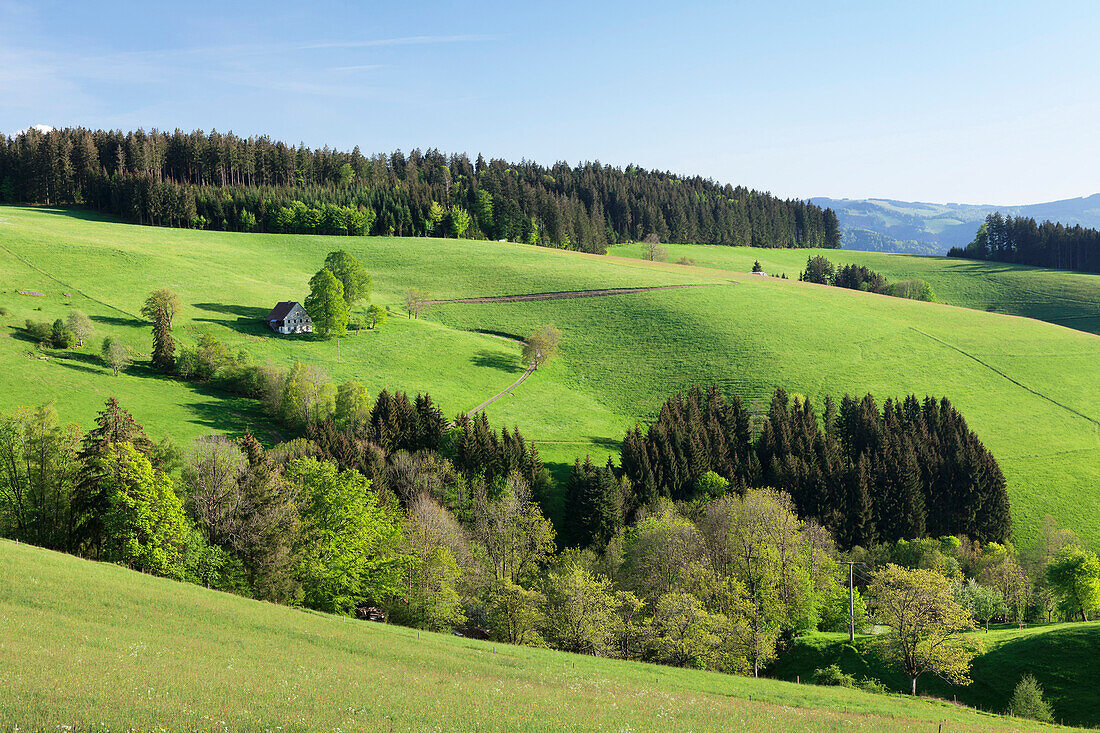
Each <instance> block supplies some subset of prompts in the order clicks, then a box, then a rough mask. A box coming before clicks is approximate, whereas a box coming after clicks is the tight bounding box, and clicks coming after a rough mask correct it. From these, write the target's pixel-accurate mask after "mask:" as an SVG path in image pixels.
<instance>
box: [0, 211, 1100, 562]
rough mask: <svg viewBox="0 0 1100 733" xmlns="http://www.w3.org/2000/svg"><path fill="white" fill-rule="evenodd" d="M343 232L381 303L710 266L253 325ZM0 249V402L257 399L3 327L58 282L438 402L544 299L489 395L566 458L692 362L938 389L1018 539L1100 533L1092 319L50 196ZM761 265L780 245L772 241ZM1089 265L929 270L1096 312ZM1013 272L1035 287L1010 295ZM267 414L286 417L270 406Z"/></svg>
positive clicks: (595, 446)
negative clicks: (410, 294) (306, 324)
mask: <svg viewBox="0 0 1100 733" xmlns="http://www.w3.org/2000/svg"><path fill="white" fill-rule="evenodd" d="M341 247H342V248H346V249H348V250H349V251H350V252H352V253H353V254H354V255H356V256H357V257H359V258H360V259H361V260H362V261H363V262H364V263H365V264H366V266H367V268H368V270H370V271H371V272H372V273H373V274H374V283H375V287H374V297H375V301H376V302H380V303H382V304H384V305H387V306H390V307H391V308H392V309H393V310H394V312H395V314H396V313H397V312H398V311H399V305H400V303H401V299H402V293H403V292H404V290H405V289H406V288H409V287H416V288H420V289H422V290H425V291H427V292H428V293H429V294H430V297H432V298H433V299H435V300H440V301H444V300H455V299H462V298H480V297H484V296H501V295H518V294H525V293H539V292H550V291H559V292H560V291H577V290H592V289H608V288H651V287H656V286H667V285H693V286H698V285H706V286H708V287H684V288H673V289H662V290H646V291H642V292H633V293H620V294H614V295H604V296H602V297H586V298H564V299H556V300H529V301H518V302H465V303H440V304H437V305H435V306H433V308H432V311H431V313H430V314H429V318H427V319H417V320H409V319H406V318H403V317H393V318H391V319H390V321H389V322H388V323H387V324H386V325H385V326H384V327H382V328H380V329H378V330H377V331H371V332H360V333H357V334H354V335H351V336H349V337H348V338H345V339H343V340H342V342H341V343H339V344H338V343H337V342H335V341H333V342H324V343H321V342H315V341H310V340H303V339H288V338H281V337H277V336H275V335H274V334H272V333H270V332H269V331H267V329H266V327H265V326H263V324H262V323H260V320H259V319H261V318H262V317H263V316H264V315H265V314H266V312H267V310H268V309H270V307H271V306H272V305H273V304H274V302H275V301H278V300H286V299H302V298H304V296H305V295H306V283H307V281H308V279H309V277H310V275H311V274H312V273H313V272H314V271H316V269H318V268H319V267H320V266H321V263H322V261H323V259H324V256H325V254H326V253H327V252H328V251H331V250H333V249H337V248H341ZM711 249H726V248H710V249H708V250H707V251H708V252H709V251H711ZM691 251H695V250H691ZM737 252H738V250H735V251H734V254H736V253H737ZM753 253H756V254H758V256H760V257H764V258H768V257H778V258H783V257H793V258H795V260H792V264H793V263H794V262H798V265H799V266H800V265H801V263H804V261H805V256H806V253H805V252H791V253H787V252H777V251H775V250H753ZM0 254H3V255H4V258H3V264H2V265H0V306H3V307H5V308H6V309H7V311H8V315H7V316H3V317H0V327H2V328H3V334H4V335H5V336H7V338H3V339H0V394H2V395H3V404H2V405H0V407H4V408H7V407H10V406H13V405H16V404H36V403H41V402H44V401H46V400H48V399H55V400H56V402H57V406H58V409H59V411H60V413H61V415H62V417H63V419H65V420H67V421H73V422H77V423H79V424H81V425H84V426H88V425H90V424H91V420H92V418H93V417H94V414H95V412H96V410H97V409H99V407H100V406H101V405H102V403H103V400H104V399H106V397H107V396H110V395H117V396H119V398H120V399H121V401H122V403H123V404H124V406H126V407H128V408H130V409H132V410H133V412H134V414H135V416H136V417H137V419H138V420H139V421H140V422H142V423H144V424H145V426H146V428H147V430H148V431H149V433H150V434H151V435H152V436H153V437H154V438H155V439H159V438H160V437H161V436H162V435H164V434H166V433H171V434H173V435H174V436H175V437H176V439H177V440H178V441H180V442H186V441H188V440H189V439H190V438H192V437H195V436H197V435H200V434H203V433H206V432H209V431H211V430H218V431H226V432H230V433H239V432H241V431H243V429H244V427H245V426H246V425H249V424H254V423H257V422H258V421H262V417H261V416H260V415H259V413H258V410H257V408H256V405H255V403H252V402H250V401H248V400H239V399H226V398H225V397H224V395H221V394H219V393H217V392H215V391H212V390H209V389H206V388H203V387H201V386H196V385H188V384H183V383H180V382H177V381H173V380H168V379H165V378H163V377H159V376H156V375H153V374H151V373H150V372H148V371H146V370H144V369H143V368H140V367H135V368H134V369H132V370H131V371H130V372H128V373H127V374H125V375H123V376H120V377H118V378H115V377H112V376H110V374H109V373H108V372H107V370H106V369H105V368H104V367H103V366H102V365H101V364H100V363H99V361H98V359H97V358H96V357H95V356H94V354H93V352H94V349H93V348H91V347H87V346H86V347H85V348H84V349H82V350H76V351H70V352H50V353H46V354H43V353H39V352H37V351H36V350H35V349H34V348H33V345H32V344H30V343H28V342H27V341H26V340H24V339H23V337H22V333H21V331H20V329H19V327H20V326H21V325H22V324H23V321H24V320H25V319H27V318H32V319H36V320H50V321H52V320H53V319H54V318H57V317H61V316H64V315H65V314H66V313H67V312H68V310H69V307H70V306H69V304H71V305H72V307H78V308H81V309H83V310H85V311H86V312H88V313H89V315H91V316H92V318H93V320H95V321H96V322H97V325H98V328H99V333H98V336H100V337H102V335H103V334H105V333H111V334H114V335H117V336H119V337H120V338H122V339H124V340H125V341H126V342H127V343H129V344H131V345H132V346H133V347H134V349H135V350H136V351H138V352H145V351H147V350H148V340H149V329H148V324H146V323H144V322H142V321H141V320H140V319H138V318H137V317H136V316H135V314H136V313H137V311H138V309H139V307H140V304H141V302H142V300H143V299H144V297H145V295H146V294H147V293H148V291H149V290H151V289H153V288H155V287H162V286H167V287H172V288H174V289H175V290H177V291H178V292H179V293H180V295H181V297H182V299H183V302H184V304H185V306H184V310H183V312H182V314H181V316H180V318H179V319H178V321H177V332H178V335H179V336H180V337H181V338H183V339H184V340H190V339H194V338H196V337H197V335H198V334H200V333H202V332H204V331H208V332H210V333H213V334H214V335H216V336H217V338H219V339H221V340H223V341H225V342H226V343H227V344H229V345H231V346H232V347H234V348H242V349H245V350H247V351H248V352H249V353H251V354H252V356H253V357H254V358H255V359H256V360H257V361H259V362H261V363H262V362H264V361H270V362H271V363H273V364H276V365H279V366H286V365H288V364H289V363H291V362H292V361H293V360H296V359H297V360H301V361H303V362H306V363H310V364H314V365H318V366H321V367H323V368H324V369H325V370H327V371H328V372H329V373H330V374H331V375H332V377H333V378H335V379H336V380H344V379H349V378H355V379H358V380H360V381H362V382H363V383H364V384H366V385H367V387H368V389H369V390H370V392H371V394H376V393H377V392H378V391H379V390H380V389H382V388H383V387H384V386H388V387H391V388H395V387H396V388H400V389H405V390H409V391H412V392H416V391H428V392H430V393H431V394H432V395H433V397H434V398H436V400H437V401H438V402H439V403H440V404H441V405H442V407H443V408H444V411H445V412H446V413H447V414H449V415H453V414H455V413H457V412H459V411H461V410H468V409H471V408H472V407H474V406H475V405H477V404H479V403H481V402H482V401H483V400H484V399H486V398H487V397H489V396H491V395H493V394H496V393H497V392H499V391H500V390H503V389H505V388H506V387H507V386H508V385H509V384H511V383H512V382H513V381H515V379H516V378H517V377H518V376H519V375H520V374H521V373H522V372H523V370H524V364H522V363H521V360H520V358H519V348H518V347H517V346H516V345H515V344H514V343H512V342H510V341H507V340H505V339H501V338H500V337H499V336H500V335H504V336H512V337H523V336H525V335H526V334H528V333H530V332H531V331H533V330H534V329H535V328H537V327H539V326H541V325H544V324H546V323H554V324H555V325H557V326H558V327H559V328H560V329H561V330H562V332H563V334H564V341H563V345H562V350H561V355H560V357H559V358H558V359H556V360H554V361H552V362H550V363H549V364H547V365H545V366H544V367H542V368H540V369H539V370H538V371H537V372H536V373H535V374H534V375H533V376H532V378H530V379H528V380H527V381H526V382H524V383H523V384H522V385H521V386H520V387H517V388H516V389H515V390H514V391H513V392H512V393H511V394H510V395H508V396H505V397H503V398H502V399H500V400H498V401H497V402H496V403H494V404H493V405H492V407H491V408H490V417H491V418H492V419H493V420H494V422H496V423H498V424H499V423H501V422H505V423H507V424H517V425H519V426H520V427H521V428H522V430H523V432H524V434H525V436H527V437H528V438H531V439H534V440H535V441H536V442H537V443H538V445H539V448H540V452H541V453H542V455H543V458H544V460H546V461H547V462H548V464H550V465H551V467H552V468H554V469H555V470H556V471H557V472H558V474H559V475H561V474H562V472H563V471H565V470H567V467H568V465H570V464H571V463H572V461H573V459H574V458H575V457H577V456H583V455H584V454H585V453H590V454H592V455H593V458H594V459H596V460H598V461H603V460H605V459H606V457H607V456H608V455H613V454H616V453H617V446H618V443H619V441H620V440H621V438H622V436H623V434H624V432H625V430H626V428H627V427H628V426H631V425H633V424H634V422H635V421H637V420H647V419H651V418H653V417H654V416H655V413H656V411H657V409H658V408H659V406H660V405H661V403H662V402H663V401H664V400H665V399H666V398H667V396H668V395H670V394H671V393H673V392H675V391H677V390H682V389H685V388H687V387H689V386H690V385H692V384H696V383H710V382H716V383H718V384H719V385H720V386H721V387H722V388H723V389H724V390H726V391H727V392H737V393H739V394H741V395H742V396H743V397H745V398H746V399H747V401H748V403H749V404H750V405H752V406H755V407H756V408H758V409H762V408H763V406H764V405H765V404H766V401H767V399H768V398H769V396H770V394H771V392H772V391H773V390H774V388H775V387H777V386H782V387H784V388H786V389H787V390H788V391H789V392H792V393H796V394H803V395H806V396H808V397H810V398H811V399H813V400H818V401H819V400H821V399H823V397H824V395H825V394H828V393H832V394H834V395H839V394H843V393H844V392H851V393H861V394H862V393H864V392H867V391H870V392H872V393H874V394H875V395H877V396H878V397H879V398H880V399H883V398H885V397H888V396H900V395H904V394H907V393H910V392H915V393H917V394H919V395H924V394H934V395H937V396H939V395H946V396H948V397H949V398H950V399H951V400H952V402H954V403H955V404H956V406H958V407H959V408H960V410H961V411H962V412H963V414H964V415H965V416H966V417H967V418H968V420H969V422H970V425H971V427H972V428H974V429H975V430H976V431H977V432H978V434H979V435H980V436H981V437H982V439H983V441H984V442H985V443H986V445H987V446H988V447H989V448H990V449H991V450H992V451H993V453H994V455H995V456H996V457H997V458H998V460H999V461H1000V463H1001V465H1002V467H1003V469H1004V472H1005V475H1006V477H1007V478H1008V481H1009V492H1010V497H1011V500H1012V506H1013V512H1014V518H1015V522H1016V530H1017V539H1018V540H1019V541H1020V542H1022V543H1025V544H1026V543H1028V542H1030V540H1031V539H1032V537H1033V536H1034V533H1035V531H1036V530H1037V528H1038V526H1039V524H1040V522H1041V521H1042V519H1043V516H1044V515H1045V514H1048V513H1049V514H1052V515H1054V516H1055V517H1056V518H1057V519H1058V520H1059V522H1060V523H1061V524H1062V525H1064V526H1070V527H1072V528H1073V529H1075V530H1077V531H1078V532H1080V533H1081V534H1082V535H1083V536H1084V537H1085V538H1086V539H1088V540H1090V541H1094V542H1095V541H1097V540H1100V496H1097V495H1096V494H1095V492H1094V491H1093V488H1094V487H1095V486H1096V485H1097V483H1098V482H1100V422H1098V420H1100V393H1098V391H1097V390H1096V389H1095V384H1096V377H1097V374H1098V371H1097V370H1098V368H1100V367H1098V365H1100V339H1098V338H1097V336H1095V335H1093V334H1091V333H1085V332H1082V331H1076V330H1070V329H1068V328H1063V327H1060V326H1056V325H1052V324H1049V323H1044V322H1042V321H1038V320H1033V319H1028V318H1020V317H1016V316H1011V315H1005V314H1001V313H987V312H982V311H979V310H972V309H966V308H957V307H952V306H950V305H945V304H938V303H931V304H930V303H918V302H914V301H905V300H899V299H895V298H888V297H885V296H877V295H873V294H867V293H861V292H854V291H847V290H842V289H838V288H830V287H823V286H814V285H809V284H803V283H798V282H796V281H790V280H787V281H784V280H779V279H774V278H759V277H753V276H750V275H748V274H747V270H748V268H747V267H737V268H733V269H731V270H725V269H719V267H724V266H725V265H723V264H721V263H719V266H718V267H685V266H682V265H674V264H666V263H650V262H642V261H638V260H631V259H627V258H622V257H600V256H596V255H585V254H580V253H575V252H566V251H559V250H551V249H540V248H536V247H528V246H524V245H514V244H502V243H496V242H484V241H480V242H471V241H459V240H439V239H434V240H433V239H402V238H362V237H351V238H346V237H341V238H334V237H320V236H293V235H259V234H233V233H212V232H195V231H189V230H179V229H159V228H148V227H139V226H134V225H128V224H120V223H117V222H114V221H110V220H106V219H102V218H100V217H96V216H94V215H91V214H88V213H86V212H81V211H74V210H61V209H33V208H17V207H4V208H0ZM883 257H885V256H883ZM700 259H702V258H700ZM887 259H889V258H887ZM897 259H898V260H899V262H900V264H898V265H897V268H900V269H897V270H896V271H901V270H902V269H905V268H907V267H911V266H913V265H912V261H916V262H920V263H924V264H925V266H926V267H928V268H930V270H929V275H928V278H926V279H929V280H930V282H931V281H932V279H933V278H932V273H933V272H934V271H936V270H937V269H938V268H940V267H946V266H947V265H951V266H952V267H954V266H957V265H963V264H970V265H973V264H975V263H961V262H957V261H945V260H925V259H921V258H897ZM768 262H769V263H770V262H771V260H768ZM883 262H886V260H883ZM700 264H703V263H700ZM979 264H981V265H982V266H985V265H987V264H988V263H979ZM776 265H777V266H778V267H784V266H785V265H783V264H782V260H776ZM767 267H769V268H771V264H768V265H767ZM998 267H1000V269H1002V270H1005V271H1007V270H1008V268H1004V267H1003V266H996V265H992V266H990V268H991V269H990V270H989V274H994V272H995V270H996V269H997V268H998ZM876 269H879V267H876ZM881 269H882V270H883V271H884V272H886V274H888V275H889V274H890V273H891V272H895V270H889V268H888V267H887V266H883V267H882V268H881ZM796 272H797V268H796V267H791V268H790V270H789V274H791V275H793V274H795V273H796ZM1081 277H1082V279H1081V280H1072V281H1070V280H1066V281H1062V280H1057V279H1055V280H1049V279H1048V280H1043V281H1042V282H1038V283H1031V281H1030V280H1028V278H1027V277H1024V276H1020V278H1019V279H1017V280H1014V279H1013V278H1012V277H1009V276H1005V277H1003V278H1000V279H993V280H991V279H990V278H986V277H982V278H980V279H972V278H971V273H969V272H967V271H964V270H950V271H945V274H943V275H942V278H943V279H942V280H941V281H939V284H936V283H934V286H935V287H936V289H937V292H940V291H943V292H947V291H949V290H950V289H951V288H952V287H954V288H956V290H957V292H958V293H959V294H960V295H959V297H960V298H963V297H964V296H965V297H973V299H974V300H973V302H974V303H980V302H987V303H988V304H989V305H990V306H995V307H1003V308H1004V309H1006V310H1008V309H1010V308H1011V307H1015V306H1012V304H1013V303H1037V304H1038V305H1035V306H1034V308H1035V309H1037V310H1036V313H1038V311H1039V310H1041V309H1042V308H1046V309H1048V310H1049V313H1048V315H1049V316H1050V317H1051V318H1053V317H1055V316H1056V315H1057V312H1058V309H1059V307H1060V306H1059V303H1061V302H1063V301H1062V299H1064V298H1069V299H1077V300H1080V301H1081V303H1080V304H1079V307H1080V311H1075V314H1076V315H1082V316H1085V317H1083V318H1081V319H1079V324H1078V325H1080V324H1083V323H1086V321H1087V319H1088V318H1093V319H1095V318H1096V314H1095V311H1089V310H1088V307H1089V303H1088V297H1089V295H1088V293H1090V292H1092V291H1090V290H1089V288H1090V287H1091V285H1090V283H1092V282H1094V281H1095V278H1093V279H1092V280H1089V279H1088V278H1089V277H1091V276H1081ZM892 278H893V276H892ZM1022 281H1026V284H1028V285H1030V286H1031V287H1032V289H1033V290H1036V291H1038V292H1039V294H1038V295H1035V294H1028V295H1026V296H1021V295H1020V292H1021V291H1022V290H1023V287H1022V286H1025V282H1022ZM952 283H953V284H952ZM975 283H976V284H975ZM1067 283H1069V284H1067ZM18 290H30V291H37V292H41V293H43V294H44V295H43V296H42V297H37V296H25V295H20V294H18V293H17V292H16V291H18ZM65 293H68V294H69V297H66V296H65V295H64V294H65ZM982 298H985V299H986V301H982V300H981V299H982ZM1020 307H1021V308H1022V307H1023V306H1020ZM1028 307H1031V306H1028ZM39 309H40V310H39ZM1089 313H1092V315H1089ZM1091 322H1092V323H1095V320H1094V321H1091ZM43 356H48V357H49V358H45V359H44V358H40V357H43ZM263 434H266V435H267V437H268V438H269V439H271V440H274V439H277V438H278V437H279V433H278V430H277V429H276V428H274V427H271V426H267V427H266V428H265V429H264V431H263Z"/></svg>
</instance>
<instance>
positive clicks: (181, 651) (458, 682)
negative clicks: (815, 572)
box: [0, 541, 1050, 733]
mask: <svg viewBox="0 0 1100 733" xmlns="http://www.w3.org/2000/svg"><path fill="white" fill-rule="evenodd" d="M941 723H943V724H944V727H943V728H942V730H948V731H1002V730H1049V729H1050V728H1049V727H1047V726H1038V725H1030V724H1027V723H1024V722H1022V721H1016V720H1012V719H1008V718H1001V717H997V716H990V715H986V714H981V713H978V712H975V711H972V710H969V709H965V708H960V707H956V706H954V705H951V704H947V703H939V702H934V701H926V700H914V699H911V698H907V697H905V696H901V695H871V694H868V693H863V692H857V691H853V690H845V689H840V688H826V687H814V686H812V685H795V684H791V683H787V682H779V681H774V680H752V679H746V678H740V677H732V676H727V675H721V674H715V673H708V672H698V671H692V670H682V669H673V668H669V667H657V666H653V665H646V664H641V663H633V662H620V661H614V660H606V659H598V658H595V657H587V656H580V655H571V654H564V653H561V652H554V651H548V650H537V649H526V648H521V647H511V646H504V645H499V644H491V643H488V642H479V641H472V640H468V639H463V638H459V637H454V636H450V635H443V634H430V633H427V632H417V631H415V630H412V629H405V628H399V627H393V626H384V625H380V624H371V623H367V622H357V621H352V620H349V619H347V618H341V617H333V616H324V615H321V614H316V613H310V612H304V611H300V610H294V609H290V608H285V607H280V606H274V605H271V604H265V603H260V602H257V601H251V600H246V599H242V598H238V597H235V596H231V595H228V594H224V593H217V592H214V591H210V590H206V589H203V588H200V587H197V586H192V585H185V584H180V583H174V582H172V581H169V580H164V579H161V578H154V577H151V576H146V575H142V574H140V573H135V572H132V571H129V570H125V569H123V568H120V567H117V566H112V565H107V564H98V563H92V562H89V561H86V560H79V559H77V558H73V557H69V556H66V555H61V554H58V553H53V552H48V551H45V550H40V549H38V548H32V547H28V546H25V545H17V544H14V543H11V542H8V541H0V728H3V729H7V730H14V729H19V730H39V729H40V730H59V729H60V730H69V729H75V730H85V729H95V730H135V729H136V730H157V729H168V730H199V731H207V730H218V731H223V730H233V731H268V730H282V731H294V730H458V731H462V730H544V731H563V730H596V729H601V730H654V731H656V730H745V729H751V730H754V731H791V730H806V731H839V730H866V731H929V733H930V732H931V731H936V730H940V728H939V726H940V724H941ZM70 726H71V727H72V728H70Z"/></svg>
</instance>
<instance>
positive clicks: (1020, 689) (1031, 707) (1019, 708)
mask: <svg viewBox="0 0 1100 733" xmlns="http://www.w3.org/2000/svg"><path fill="white" fill-rule="evenodd" d="M1005 712H1006V713H1007V714H1008V715H1014V716H1016V717H1017V718H1030V719H1031V720H1038V721H1040V722H1043V723H1053V722H1054V711H1053V710H1052V709H1051V707H1050V703H1049V702H1047V701H1046V700H1044V699H1043V688H1042V687H1041V686H1040V685H1039V681H1038V680H1036V679H1035V677H1033V676H1032V675H1030V674H1025V675H1024V676H1023V677H1021V678H1020V681H1019V682H1018V683H1017V684H1016V689H1015V690H1013V692H1012V699H1011V700H1009V702H1008V710H1006V711H1005Z"/></svg>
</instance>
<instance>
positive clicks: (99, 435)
mask: <svg viewBox="0 0 1100 733" xmlns="http://www.w3.org/2000/svg"><path fill="white" fill-rule="evenodd" d="M121 443H128V444H129V445H131V446H133V447H134V449H135V450H137V451H138V452H139V453H141V454H142V455H144V456H146V457H149V456H152V454H153V448H154V446H153V441H151V440H149V436H148V435H146V434H145V430H144V429H143V428H142V427H141V425H139V424H138V423H137V421H135V420H134V416H133V415H131V414H130V412H129V411H127V410H125V409H124V408H123V407H122V406H121V405H120V404H119V403H118V400H116V399H115V398H114V397H111V398H110V399H108V400H107V404H106V406H105V407H104V409H103V410H102V411H100V413H99V415H97V416H96V427H95V428H93V429H92V430H90V431H88V434H87V435H85V436H84V440H83V442H82V443H81V447H80V452H79V454H78V458H79V459H80V465H81V468H80V475H79V476H78V478H77V485H76V488H75V489H74V491H73V498H72V511H73V517H74V528H73V537H74V547H73V549H74V550H75V551H76V552H79V553H82V554H84V553H86V554H89V555H90V556H92V557H95V558H98V557H99V556H100V553H101V551H102V549H103V541H104V534H103V533H104V525H103V518H104V516H105V515H106V513H107V510H108V509H109V508H110V507H109V504H110V496H109V494H108V492H107V482H108V479H110V478H111V477H112V476H113V475H115V474H117V473H118V471H120V470H121V467H120V466H119V465H117V463H115V462H112V461H111V460H108V458H109V457H110V456H111V455H112V454H111V448H112V446H115V445H119V444H121Z"/></svg>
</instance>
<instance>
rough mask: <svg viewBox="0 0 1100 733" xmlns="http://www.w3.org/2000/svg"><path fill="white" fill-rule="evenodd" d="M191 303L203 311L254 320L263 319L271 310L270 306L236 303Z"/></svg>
mask: <svg viewBox="0 0 1100 733" xmlns="http://www.w3.org/2000/svg"><path fill="white" fill-rule="evenodd" d="M191 305H193V306H194V307H196V308H198V309H199V310H201V311H210V312H211V313H224V314H226V315H230V316H240V317H242V318H248V319H251V320H253V321H263V320H264V318H265V317H266V316H267V314H268V313H270V312H271V309H270V308H259V307H257V306H253V305H237V304H235V303H192V304H191Z"/></svg>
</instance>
